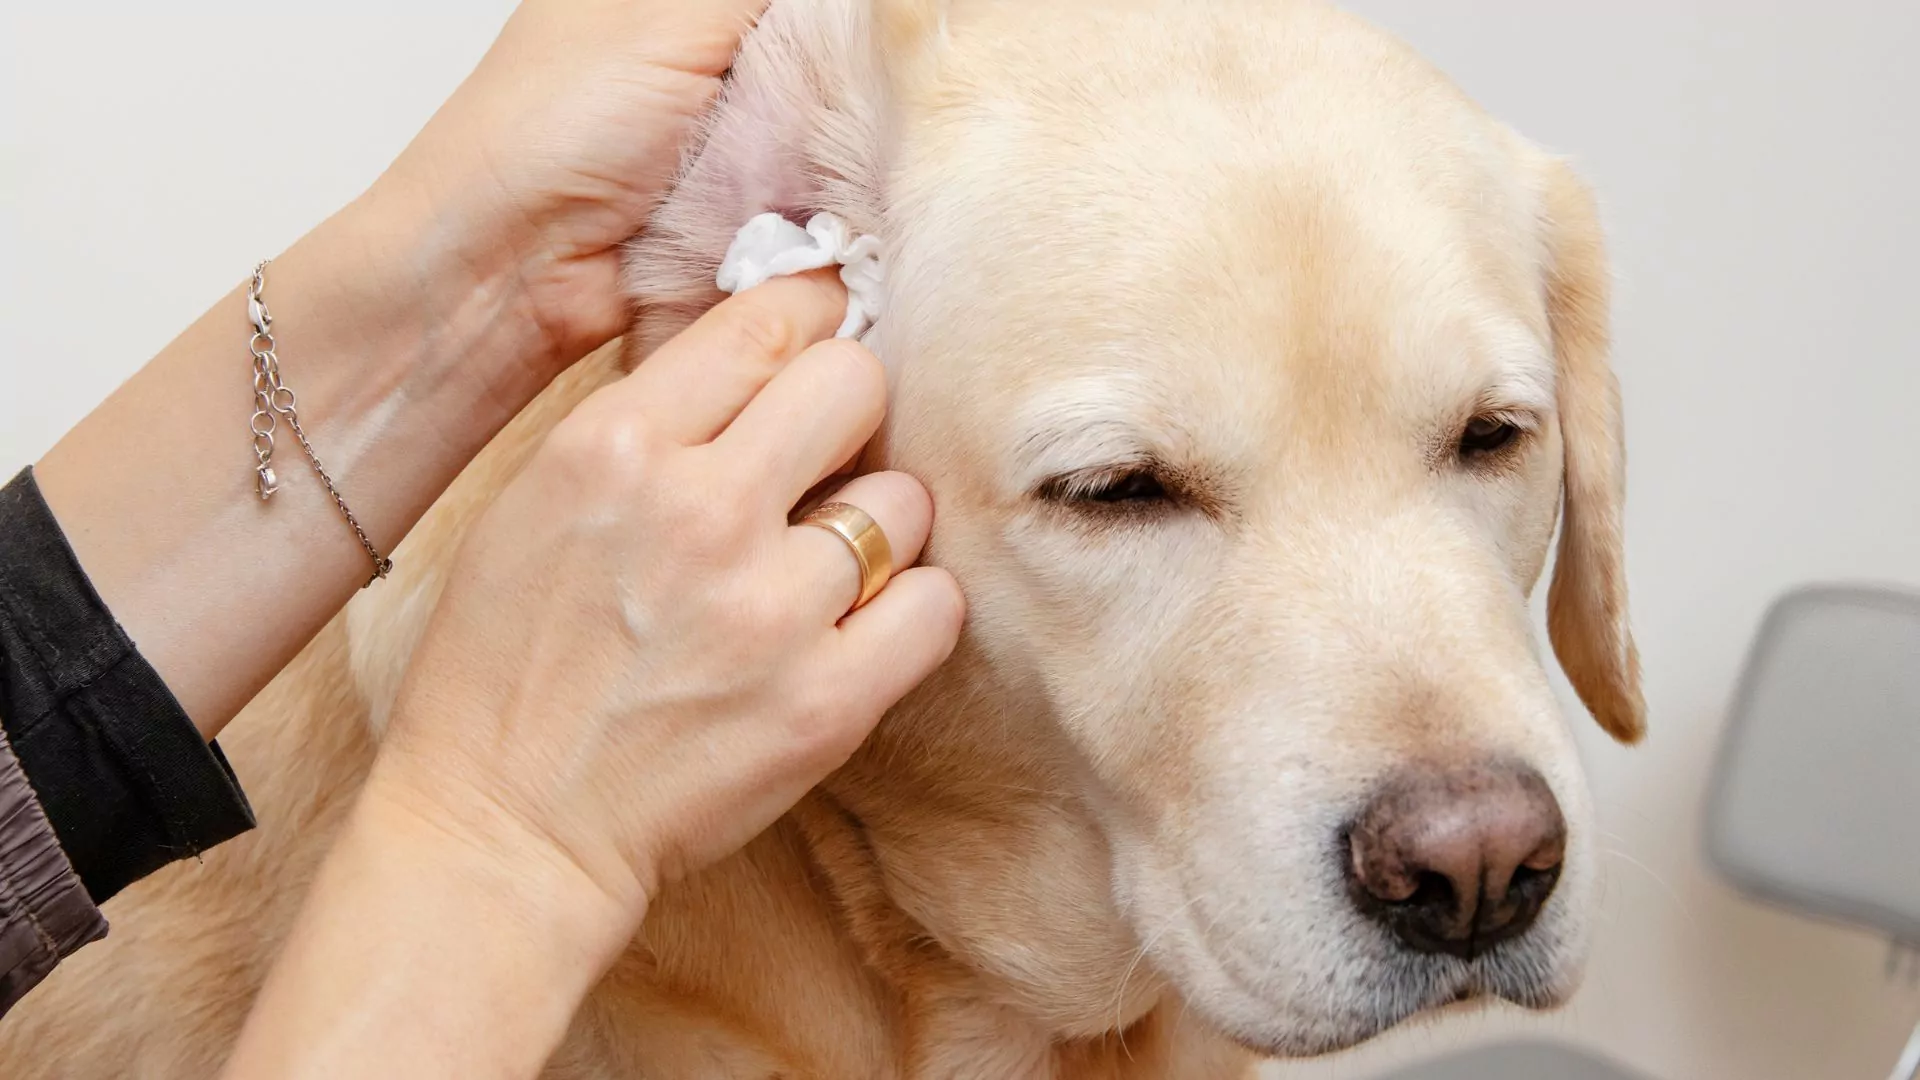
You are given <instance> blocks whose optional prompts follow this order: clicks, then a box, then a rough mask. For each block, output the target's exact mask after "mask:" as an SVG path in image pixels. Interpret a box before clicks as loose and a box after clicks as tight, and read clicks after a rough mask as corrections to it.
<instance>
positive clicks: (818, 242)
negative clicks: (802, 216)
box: [714, 213, 885, 338]
mask: <svg viewBox="0 0 1920 1080" xmlns="http://www.w3.org/2000/svg"><path fill="white" fill-rule="evenodd" d="M835 265H838V266H839V267H840V280H841V281H842V282H844V283H845V284H846V286H847V318H846V321H844V322H842V323H841V324H840V329H839V331H838V332H837V333H836V334H835V336H836V337H843V338H857V337H859V336H860V335H861V334H864V333H866V332H867V330H868V328H869V327H871V326H872V325H873V321H874V320H875V319H876V318H878V317H879V316H880V303H881V291H880V290H881V284H882V282H883V281H884V280H885V276H884V275H885V266H884V264H883V263H882V262H881V260H880V238H879V237H877V236H868V235H861V236H855V235H854V233H853V230H852V229H851V228H850V227H848V225H847V223H846V222H845V221H843V220H841V219H840V218H839V217H838V216H837V215H834V214H815V215H814V216H813V218H812V220H810V221H808V222H807V227H806V228H804V229H803V228H801V227H800V226H798V225H795V224H794V223H793V222H791V221H788V220H787V219H786V218H784V217H782V216H780V215H779V214H774V213H767V214H761V215H759V216H758V217H756V218H754V219H753V220H752V221H749V222H747V223H746V225H745V226H743V227H742V228H741V230H740V231H739V232H738V233H736V234H735V235H734V238H733V244H732V245H731V246H729V247H728V248H727V255H726V258H724V259H721V260H720V273H719V274H717V275H716V276H715V278H714V284H716V285H718V286H720V288H721V290H722V291H725V292H729V293H737V292H742V291H744V290H746V289H751V288H753V287H754V286H755V285H759V284H762V283H764V282H766V281H768V280H770V279H772V278H777V277H786V276H787V275H789V274H799V273H804V272H806V271H808V270H820V269H824V268H825V267H829V266H835Z"/></svg>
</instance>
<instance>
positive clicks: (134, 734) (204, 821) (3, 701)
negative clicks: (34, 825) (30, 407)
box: [0, 469, 253, 903]
mask: <svg viewBox="0 0 1920 1080" xmlns="http://www.w3.org/2000/svg"><path fill="white" fill-rule="evenodd" d="M128 527H129V528H138V527H139V523H137V522H129V523H128ZM0 723H3V724H4V725H5V728H6V733H7V738H8V739H9V740H10V741H11V742H12V744H13V752H14V755H15V756H16V757H17V758H18V759H19V762H20V767H21V769H22V771H24V772H25V773H26V775H27V779H28V781H29V782H30V783H31V784H32V785H33V789H34V792H35V793H36V794H37V795H38V796H39V800H40V804H41V806H42V807H43V808H44V810H45V811H46V816H47V820H48V821H49V822H50V823H51V824H52V826H53V830H54V832H55V834H57V835H58V836H59V838H60V846H61V848H62V849H63V850H64V851H65V852H66V855H67V858H68V860H69V861H70V862H71V863H72V864H73V867H74V870H75V871H76V872H78V873H79V875H80V880H81V881H82V882H83V883H85V885H86V888H87V893H88V894H89V895H90V896H92V897H93V899H94V901H95V902H96V903H98V902H101V901H104V900H106V899H107V898H108V897H110V896H112V895H113V894H114V893H117V892H119V891H120V890H121V889H123V888H125V887H126V886H127V885H128V884H130V883H132V882H134V881H137V880H139V879H140V878H142V877H145V876H146V875H148V874H150V873H152V872H153V871H155V870H157V869H159V868H160V867H162V866H164V865H166V864H167V863H169V862H172V861H174V860H176V859H184V858H187V857H189V856H193V855H198V854H199V853H200V852H202V851H205V850H207V849H208V848H210V847H213V846H214V845H215V844H218V843H220V842H221V841H223V840H227V839H230V838H232V837H234V836H237V835H239V834H240V833H242V832H245V831H246V830H248V829H250V828H252V827H253V809H252V807H250V806H248V805H247V799H246V796H245V795H244V794H242V793H241V790H240V784H239V781H238V780H236V779H235V777H234V775H233V769H232V768H231V767H230V766H228V764H227V759H226V757H225V756H224V755H223V754H221V753H220V748H219V746H218V745H217V744H210V743H208V742H206V741H204V740H202V739H201V737H200V732H199V731H198V729H196V728H195V727H194V726H193V721H192V720H190V719H189V718H188V717H187V714H186V712H185V711H184V710H183V709H181V707H180V703H179V702H178V701H175V700H174V697H173V693H172V692H171V691H169V690H168V689H167V687H166V684H164V683H162V682H161V681H160V676H159V674H158V673H156V672H155V671H154V670H153V667H152V666H151V665H149V664H148V663H147V662H146V660H145V659H144V658H142V657H141V655H140V652H139V650H138V649H136V648H135V647H134V644H133V642H132V641H131V640H129V639H128V637H127V635H126V633H125V631H123V630H121V628H120V625H119V624H118V623H116V622H115V621H114V619H113V616H112V614H111V613H110V612H108V611H107V608H106V605H105V604H104V603H102V602H101V600H100V597H99V595H98V594H96V593H95V592H94V590H93V586H92V584H91V583H89V582H88V580H87V575H86V572H85V571H84V570H82V569H81V568H80V562H79V560H78V559H77V558H76V557H75V556H74V553H73V549H72V547H70V546H69V545H68V543H67V538H66V534H65V533H64V532H62V531H61V529H60V524H59V522H57V521H55V520H54V517H53V511H52V510H50V509H48V507H47V503H46V500H45V499H43V498H41V495H40V489H39V486H38V485H36V484H35V483H34V479H33V471H32V469H27V470H24V471H22V472H21V473H20V475H19V476H16V477H14V479H13V480H12V482H10V483H9V484H7V486H6V487H4V488H0Z"/></svg>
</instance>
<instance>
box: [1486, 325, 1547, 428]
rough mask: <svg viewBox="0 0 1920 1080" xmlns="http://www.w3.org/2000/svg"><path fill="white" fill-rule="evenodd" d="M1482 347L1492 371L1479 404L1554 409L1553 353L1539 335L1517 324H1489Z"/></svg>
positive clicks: (1530, 410) (1518, 409)
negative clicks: (1496, 325) (1488, 358)
mask: <svg viewBox="0 0 1920 1080" xmlns="http://www.w3.org/2000/svg"><path fill="white" fill-rule="evenodd" d="M1484 348H1485V349H1486V354H1487V355H1488V356H1490V357H1492V358H1493V373H1492V377H1491V378H1490V379H1489V380H1488V381H1487V383H1486V385H1485V386H1484V387H1483V388H1482V389H1481V390H1480V401H1479V402H1478V403H1477V404H1478V405H1479V407H1480V408H1483V409H1490V410H1495V411H1511V412H1521V413H1532V414H1534V415H1537V416H1547V415H1549V414H1551V413H1552V412H1553V406H1554V384H1555V373H1554V364H1553V355H1552V353H1551V352H1549V351H1548V350H1547V349H1546V348H1545V347H1544V346H1543V344H1542V343H1541V342H1540V341H1539V339H1538V338H1536V337H1535V336H1534V335H1532V334H1530V333H1528V332H1526V331H1525V330H1522V329H1520V328H1518V327H1512V328H1508V327H1492V328H1489V330H1488V331H1487V333H1486V344H1485V346H1484Z"/></svg>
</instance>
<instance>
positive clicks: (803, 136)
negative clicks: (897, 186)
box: [623, 0, 946, 366]
mask: <svg viewBox="0 0 1920 1080" xmlns="http://www.w3.org/2000/svg"><path fill="white" fill-rule="evenodd" d="M945 7H946V2H945V0H774V3H773V4H772V6H771V7H769V8H768V9H767V12H766V14H765V15H763V16H762V17H761V19H760V22H759V24H758V25H757V26H755V28H754V29H753V30H752V31H751V32H749V33H748V35H747V38H746V41H745V42H744V44H743V45H742V46H741V50H740V54H739V56H738V57H736V58H735V60H734V64H733V68H732V71H731V74H730V76H729V78H728V80H727V85H726V87H725V89H724V90H723V91H722V93H721V95H720V98H719V100H718V101H717V102H716V103H715V105H714V108H713V111H712V112H711V114H710V115H709V116H708V118H707V120H706V123H705V125H704V127H703V128H702V131H701V134H700V137H699V139H698V140H697V141H696V142H695V144H694V146H693V148H692V149H691V150H690V152H689V153H688V155H687V157H686V160H685V162H684V163H683V165H682V167H681V171H680V176H679V178H678V180H677V181H676V183H675V186H674V190H673V192H672V194H671V195H669V196H668V198H667V200H666V201H665V203H663V204H662V205H661V207H660V209H659V210H658V211H656V212H655V214H654V215H653V217H652V219H651V220H650V222H649V224H648V226H647V229H646V231H645V232H643V233H641V234H640V235H639V236H637V237H635V238H634V239H633V240H632V241H630V242H629V243H628V246H627V252H626V260H625V267H624V275H623V280H624V287H625V290H626V294H627V296H628V298H629V299H630V300H632V301H633V304H634V310H635V320H634V325H633V327H632V328H631V330H630V331H629V332H628V335H627V343H626V349H627V354H626V355H627V363H628V366H631V365H632V364H633V363H635V362H637V361H638V360H639V358H641V357H644V356H645V355H647V354H648V353H650V352H652V351H653V350H654V349H655V348H656V347H658V346H659V344H660V343H661V342H663V341H665V340H666V339H667V338H669V337H671V336H673V335H674V334H676V333H678V332H679V331H680V330H682V329H684V328H685V327H686V325H687V324H688V323H689V322H691V321H693V320H694V319H695V318H697V317H699V315H700V314H701V313H702V312H704V311H706V310H707V309H708V308H710V307H712V306H713V305H714V304H716V303H718V302H719V301H720V299H721V296H722V295H723V294H722V293H721V292H720V291H719V289H718V288H716V287H715V285H714V282H713V278H714V273H715V271H716V270H717V269H718V268H719V265H720V260H721V258H722V257H723V256H724V255H725V254H726V250H727V247H728V245H729V244H731V243H732V242H733V238H734V234H735V233H736V232H737V231H738V230H739V228H740V227H741V226H742V225H744V224H746V223H747V221H748V220H749V219H751V218H752V217H754V216H755V215H757V214H762V213H766V212H768V211H774V212H777V213H781V214H784V215H786V216H787V217H788V218H790V219H792V220H794V221H796V222H800V223H804V222H805V221H806V219H808V218H809V217H811V216H813V215H814V214H817V213H820V212H823V211H829V212H832V213H835V214H838V215H839V216H840V217H842V218H844V219H845V220H846V221H847V222H848V224H850V225H851V226H852V227H853V230H854V231H855V232H856V233H862V232H872V233H879V232H881V218H882V216H883V214H884V211H885V207H884V194H883V189H884V170H885V166H886V162H885V160H884V157H885V152H884V150H885V148H884V145H883V139H884V137H885V125H886V123H887V115H888V104H889V101H888V99H889V97H890V96H891V93H892V92H891V91H890V89H889V87H890V86H892V85H894V84H896V83H898V82H899V81H900V80H901V79H902V78H904V77H908V76H909V74H910V71H909V70H908V69H912V70H915V71H917V70H918V69H919V68H920V67H921V66H923V57H924V56H925V55H926V54H927V53H928V52H929V51H930V47H929V45H928V42H930V41H931V40H932V39H933V38H934V37H935V36H936V35H938V34H940V33H942V32H943V29H944V28H943V20H944V13H945Z"/></svg>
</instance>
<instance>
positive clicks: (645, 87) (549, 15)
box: [376, 0, 767, 370]
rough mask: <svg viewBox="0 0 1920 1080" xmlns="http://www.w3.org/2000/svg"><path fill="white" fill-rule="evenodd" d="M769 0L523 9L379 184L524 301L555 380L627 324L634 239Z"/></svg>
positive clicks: (543, 1)
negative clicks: (623, 272) (623, 292)
mask: <svg viewBox="0 0 1920 1080" xmlns="http://www.w3.org/2000/svg"><path fill="white" fill-rule="evenodd" d="M766 4H767V0H527V2H526V3H524V4H523V5H522V6H521V7H520V9H519V10H518V11H516V12H515V13H514V14H513V17H512V18H511V19H510V20H509V21H508V23H507V25H506V28H505V29H504V30H503V31H502V32H501V35H500V38H499V40H498V41H496V42H495V43H494V45H493V47H492V48H491V49H490V50H488V52H487V55H486V56H485V58H483V59H482V60H481V62H480V64H479V66H478V67H477V68H476V69H475V70H474V72H473V74H472V75H471V76H469V77H468V79H467V80H466V82H465V83H464V84H462V85H461V87H460V88H459V90H458V91H457V92H455V94H454V95H453V97H452V98H450V99H449V100H448V101H447V103H446V104H445V105H444V106H442V107H441V109H440V111H439V112H438V113H437V114H435V116H434V118H433V120H432V121H431V122H429V123H428V125H427V127H426V128H425V129H424V130H423V131H422V132H421V133H420V135H419V136H418V137H417V138H415V140H414V141H413V143H412V144H411V145H410V146H409V147H408V148H407V150H406V151H405V153H403V154H402V155H401V156H400V158H399V160H398V161H396V162H395V163H394V165H393V167H392V168H391V169H390V170H389V171H388V173H387V175H386V176H384V177H382V178H381V180H380V183H379V185H378V186H377V188H376V190H377V191H380V192H382V193H383V194H386V195H390V196H392V197H393V201H394V202H396V203H399V204H401V205H406V206H411V207H413V208H415V211H416V212H417V213H420V214H424V215H427V216H429V217H431V218H432V219H434V220H435V221H436V222H437V224H438V226H439V227H440V228H441V229H442V230H443V231H445V232H446V233H448V234H449V236H448V237H447V239H448V241H449V242H450V243H451V244H453V245H454V246H456V247H458V248H459V249H460V250H461V252H462V253H463V256H464V257H465V259H466V260H467V261H468V262H469V263H470V264H472V265H474V266H476V267H478V268H479V269H481V271H482V273H480V274H478V275H477V276H479V277H481V278H483V279H486V280H506V281H511V282H514V283H515V286H516V288H519V289H521V290H523V292H524V295H521V296H516V297H513V298H510V299H509V301H508V302H507V303H506V304H505V305H503V306H506V307H508V308H509V309H511V308H516V307H518V308H522V309H523V310H519V311H514V312H513V313H514V314H515V315H520V316H526V317H530V318H532V319H534V320H535V321H537V323H538V324H539V326H540V327H541V328H542V330H543V331H544V333H545V336H546V338H547V340H548V343H549V345H550V347H551V349H552V351H553V353H554V355H553V357H552V358H551V359H552V361H553V362H554V367H555V370H557V368H558V367H559V366H564V365H565V364H567V363H570V362H572V361H573V360H575V359H578V358H579V357H581V356H583V355H585V354H586V353H587V352H589V351H591V350H592V349H593V348H595V347H597V346H599V345H601V344H604V343H605V342H607V341H609V340H611V339H612V338H613V337H614V336H615V335H617V334H619V333H620V332H621V331H622V330H624V329H625V324H626V319H627V308H626V305H625V303H624V301H623V300H622V299H621V296H620V292H619V287H618V286H619V273H620V261H619V245H620V243H621V242H622V241H624V240H626V239H627V238H629V237H631V236H632V235H633V234H634V233H636V232H638V231H639V230H640V228H641V227H642V226H643V225H644V224H645V223H646V219H647V216H648V215H649V214H650V213H651V212H652V211H653V209H654V207H655V206H656V205H657V204H658V203H659V201H660V199H661V198H662V196H663V195H664V194H665V191H666V189H667V187H668V185H669V184H670V183H671V181H672V179H673V177H674V175H675V173H676V171H677V169H678V166H679V163H680V156H679V155H680V148H681V145H682V143H683V142H684V141H685V139H686V138H687V137H688V135H689V134H690V133H691V132H692V130H693V127H694V125H695V124H696V123H697V122H698V120H699V119H700V117H701V116H702V115H703V114H704V112H705V110H706V108H707V106H708V104H709V102H710V101H711V100H712V98H713V96H714V95H715V94H716V93H717V92H718V91H719V88H720V76H721V75H722V73H724V72H725V71H726V69H727V67H728V65H729V64H731V63H732V60H733V55H734V52H735V50H736V49H737V48H738V46H739V43H740V38H741V36H742V35H743V34H744V33H745V32H746V31H747V30H748V29H750V28H751V27H752V25H753V23H754V20H755V19H756V18H757V17H758V16H759V14H760V12H761V10H762V9H763V8H765V7H766Z"/></svg>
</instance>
